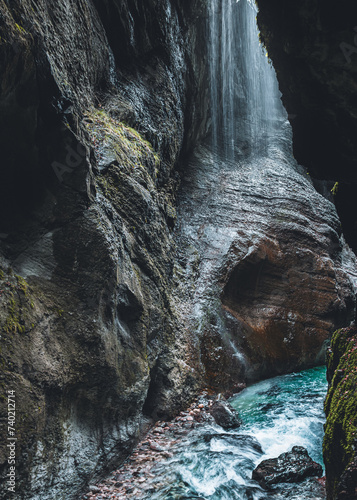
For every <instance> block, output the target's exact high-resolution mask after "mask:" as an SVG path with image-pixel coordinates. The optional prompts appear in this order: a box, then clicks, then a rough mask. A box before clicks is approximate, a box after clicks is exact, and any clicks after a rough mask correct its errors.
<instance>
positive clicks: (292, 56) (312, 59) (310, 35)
mask: <svg viewBox="0 0 357 500" xmlns="http://www.w3.org/2000/svg"><path fill="white" fill-rule="evenodd" d="M257 3H258V5H259V9H260V11H259V15H258V23H259V26H260V29H261V32H262V40H263V42H264V43H265V44H266V46H267V48H268V51H269V56H270V57H271V59H272V61H273V64H274V67H275V69H276V71H277V75H278V80H279V85H280V89H281V91H282V94H283V101H284V104H285V106H286V108H287V110H288V112H289V115H290V121H291V124H292V127H293V131H294V154H295V156H296V158H297V160H298V161H299V162H300V163H301V164H302V165H304V166H306V167H307V168H308V171H309V172H310V174H311V175H312V176H313V177H316V178H318V179H325V180H328V181H330V183H329V188H328V189H329V190H330V189H331V188H332V186H333V184H334V182H336V181H339V191H338V192H337V193H336V197H335V198H336V204H337V207H338V212H339V215H340V218H341V221H342V226H343V230H344V233H345V235H346V237H347V241H348V242H349V243H350V245H352V247H353V248H354V249H356V248H357V234H356V229H355V221H356V216H355V214H356V197H355V195H354V193H355V192H356V183H357V179H356V169H355V163H356V161H357V148H356V143H355V140H354V137H355V135H356V120H355V116H356V110H357V108H356V101H355V94H356V74H357V47H356V41H357V40H356V29H355V26H356V11H355V4H354V2H353V1H345V2H343V6H341V8H338V9H336V7H335V5H334V4H333V2H325V3H323V4H322V3H320V2H319V1H313V2H308V1H303V2H299V4H297V3H296V2H294V1H293V0H291V1H288V2H285V1H282V0H272V1H269V2H264V1H258V2H257Z"/></svg>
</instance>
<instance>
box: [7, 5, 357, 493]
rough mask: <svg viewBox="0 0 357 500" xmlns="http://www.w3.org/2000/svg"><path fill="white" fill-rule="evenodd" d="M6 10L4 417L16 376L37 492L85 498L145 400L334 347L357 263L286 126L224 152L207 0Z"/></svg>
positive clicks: (160, 410) (177, 396) (162, 399)
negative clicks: (275, 143)
mask: <svg viewBox="0 0 357 500" xmlns="http://www.w3.org/2000/svg"><path fill="white" fill-rule="evenodd" d="M0 15H1V18H0V21H1V24H0V74H1V86H0V129H1V131H2V133H1V136H0V144H1V151H2V160H1V168H0V176H1V178H0V190H1V192H0V195H1V196H0V209H1V214H2V216H1V221H0V267H1V270H0V285H1V286H0V300H1V302H0V326H1V338H0V348H1V351H0V363H1V365H0V366H1V374H0V376H1V389H2V392H3V397H2V398H1V415H2V419H3V421H4V419H6V415H7V392H6V391H9V390H11V391H15V394H16V408H17V410H16V411H17V413H16V415H17V421H16V433H17V438H18V441H17V445H16V450H17V457H18V470H19V471H20V469H21V474H19V475H18V477H17V486H16V487H17V489H18V491H19V492H20V494H21V498H24V499H31V498H41V499H47V498H48V499H52V498H78V494H79V492H80V491H81V489H82V488H83V486H84V485H86V484H87V483H88V481H89V480H91V479H95V478H96V477H97V476H100V475H102V474H104V473H105V472H106V471H107V470H109V468H110V467H111V466H112V465H113V464H116V463H118V462H120V461H121V460H123V459H124V458H126V457H127V455H128V454H129V452H130V450H131V449H132V447H133V445H134V443H135V442H136V440H137V438H138V436H139V434H140V431H141V428H142V426H143V425H145V422H146V420H145V417H149V416H150V417H154V418H156V417H158V416H170V415H173V414H175V412H176V411H178V409H180V408H181V407H182V406H183V405H185V404H186V403H187V402H188V401H189V400H190V399H191V397H192V396H193V395H194V394H196V393H197V391H198V390H199V388H200V387H202V386H203V385H209V386H210V387H211V388H212V389H215V390H227V389H232V387H234V385H236V384H239V383H244V382H245V381H246V380H247V379H248V380H254V379H257V378H261V377H266V376H271V375H274V374H276V373H284V372H286V371H290V370H292V369H299V368H303V367H307V366H313V365H314V364H316V363H318V362H319V361H320V360H321V359H322V358H321V356H322V355H323V352H324V351H323V344H324V341H325V340H326V339H327V338H328V337H329V335H330V334H331V332H332V331H333V330H334V329H335V328H337V327H343V326H347V325H348V324H349V323H350V321H351V319H352V318H353V317H354V310H355V297H354V285H353V277H354V276H353V272H354V265H355V264H354V260H353V256H352V255H351V253H350V252H349V250H348V248H347V247H346V246H345V245H344V242H343V239H342V238H341V231H340V226H339V220H338V217H337V215H336V212H335V209H334V207H333V204H332V203H331V202H330V201H328V200H326V199H325V198H323V197H322V196H321V195H320V194H318V193H317V192H316V191H315V189H314V186H313V185H312V183H311V180H310V179H309V177H308V176H307V174H306V172H305V171H304V170H303V169H302V168H301V167H299V166H298V165H297V164H296V162H294V161H292V160H291V151H290V149H289V146H288V145H286V143H284V144H283V145H282V146H279V149H274V148H273V150H271V151H270V156H269V155H268V156H267V157H266V158H265V159H264V160H260V161H254V162H251V161H248V160H247V158H245V159H244V161H242V162H241V163H240V165H239V169H238V170H237V168H236V165H232V164H226V163H225V162H223V161H222V158H220V157H217V156H215V155H214V154H212V151H210V149H209V146H208V142H207V134H208V133H209V130H210V126H211V116H210V104H209V88H208V87H209V85H208V66H207V52H206V37H207V30H206V26H207V25H206V21H207V12H206V3H205V2H204V1H201V0H197V1H195V2H190V5H187V3H186V2H183V1H180V0H159V1H154V0H149V1H145V4H144V2H137V1H136V0H126V1H124V2H117V1H115V0H105V1H99V0H98V1H95V0H75V1H69V0H63V1H61V2H55V1H52V0H41V1H39V2H36V3H35V2H32V1H31V0H26V1H20V0H18V1H17V0H15V1H11V3H10V2H7V1H4V0H1V1H0ZM281 126H282V129H283V130H284V132H283V137H284V138H285V137H286V124H284V123H282V124H281ZM288 135H289V133H288ZM204 140H206V142H205V144H204V145H202V141H204ZM221 140H222V136H221ZM283 142H284V141H283ZM196 146H198V147H196ZM193 150H194V153H192V151H193ZM252 179H253V180H254V183H252ZM306 322H307V324H308V328H305V326H306ZM7 465H8V464H7V449H6V444H5V441H4V440H2V441H1V443H0V468H1V469H0V470H1V477H2V479H5V476H6V474H7V470H8V468H7ZM1 488H2V489H0V496H1V498H8V492H7V491H6V484H5V483H4V482H2V485H1Z"/></svg>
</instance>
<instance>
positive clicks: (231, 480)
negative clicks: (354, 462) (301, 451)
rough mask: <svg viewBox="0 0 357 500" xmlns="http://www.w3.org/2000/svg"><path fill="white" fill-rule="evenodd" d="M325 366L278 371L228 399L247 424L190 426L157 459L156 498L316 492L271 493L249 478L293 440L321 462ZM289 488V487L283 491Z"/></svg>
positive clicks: (261, 497)
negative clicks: (167, 455) (165, 457)
mask: <svg viewBox="0 0 357 500" xmlns="http://www.w3.org/2000/svg"><path fill="white" fill-rule="evenodd" d="M326 389H327V383H326V369H325V368H314V369H311V370H306V371H304V372H301V373H293V374H290V375H284V376H280V377H275V378H272V379H269V380H265V381H263V382H259V383H257V384H254V385H252V386H251V387H248V388H247V389H245V390H244V391H242V392H241V393H240V394H239V395H238V396H236V397H234V398H232V399H231V400H230V403H231V404H232V406H233V407H234V408H236V409H237V410H238V411H239V413H240V417H241V419H242V420H243V422H244V424H243V425H242V426H241V427H240V428H238V429H235V430H231V431H228V432H227V431H225V430H223V429H222V428H221V427H219V426H217V425H209V424H206V425H204V426H200V427H198V428H196V429H194V430H192V431H191V432H190V434H189V435H188V436H187V438H186V439H185V440H184V442H183V443H181V445H180V446H179V447H178V448H176V449H173V450H172V451H173V452H174V457H173V458H172V459H171V460H169V461H168V462H165V464H164V465H161V466H160V465H159V467H158V469H157V471H156V474H157V475H158V476H160V482H161V484H162V487H161V488H160V490H159V491H156V492H155V493H152V494H151V495H150V499H152V500H183V499H190V498H200V499H206V500H235V499H236V500H265V499H280V498H284V499H285V498H294V500H295V499H298V500H307V499H312V498H317V497H316V496H314V495H311V496H310V495H309V494H306V493H304V492H301V494H300V492H299V488H300V487H299V486H298V487H297V488H298V492H297V494H296V492H295V494H294V495H292V496H290V494H289V495H288V497H286V496H284V495H283V496H280V493H275V492H274V493H271V494H270V493H268V492H266V491H264V490H262V489H261V488H260V486H259V485H258V484H257V483H256V482H255V481H252V480H251V476H252V471H253V469H254V468H255V467H256V466H257V465H258V464H259V463H260V462H261V461H262V460H264V459H265V458H268V457H270V458H272V457H277V456H278V455H279V454H280V453H283V452H285V451H289V450H291V448H292V447H293V446H295V445H298V446H304V447H305V448H307V450H308V452H309V454H310V456H311V457H312V458H313V459H314V460H316V461H318V462H320V463H321V464H322V456H321V448H322V438H323V424H324V413H323V401H324V397H325V395H326ZM285 494H286V493H285Z"/></svg>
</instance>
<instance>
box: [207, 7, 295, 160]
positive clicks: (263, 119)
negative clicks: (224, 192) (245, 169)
mask: <svg viewBox="0 0 357 500" xmlns="http://www.w3.org/2000/svg"><path fill="white" fill-rule="evenodd" d="M256 14H257V7H256V5H255V2H253V1H252V0H238V1H237V0H211V1H210V4H209V33H210V37H209V40H210V46H209V58H210V91H211V110H212V111H211V114H212V144H213V148H214V150H216V151H217V150H218V151H220V153H221V154H222V155H223V156H224V157H226V158H227V159H231V160H233V159H235V158H237V157H239V156H240V155H242V154H244V155H246V154H247V153H249V154H255V153H257V152H259V153H260V154H262V153H263V154H264V153H266V151H267V147H268V144H269V143H270V142H271V140H272V138H273V137H274V136H275V135H276V133H277V130H279V127H280V126H281V123H282V122H285V121H286V118H287V114H286V111H285V109H284V107H283V105H282V103H281V99H280V96H281V94H280V92H279V88H278V83H277V79H276V74H275V71H274V68H273V67H272V65H271V64H270V63H269V60H268V57H267V54H266V51H265V49H264V48H263V47H262V45H261V44H260V42H259V38H258V36H257V25H256Z"/></svg>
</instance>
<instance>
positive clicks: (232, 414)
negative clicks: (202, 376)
mask: <svg viewBox="0 0 357 500" xmlns="http://www.w3.org/2000/svg"><path fill="white" fill-rule="evenodd" d="M209 411H210V413H211V415H212V417H213V418H214V420H215V422H216V424H218V425H220V426H221V427H223V429H235V428H237V427H239V426H240V425H241V424H242V422H241V420H240V419H239V415H238V412H237V411H236V410H234V408H232V407H231V406H230V405H229V403H227V402H226V401H215V402H214V403H213V405H212V407H211V408H210V410H209Z"/></svg>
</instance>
